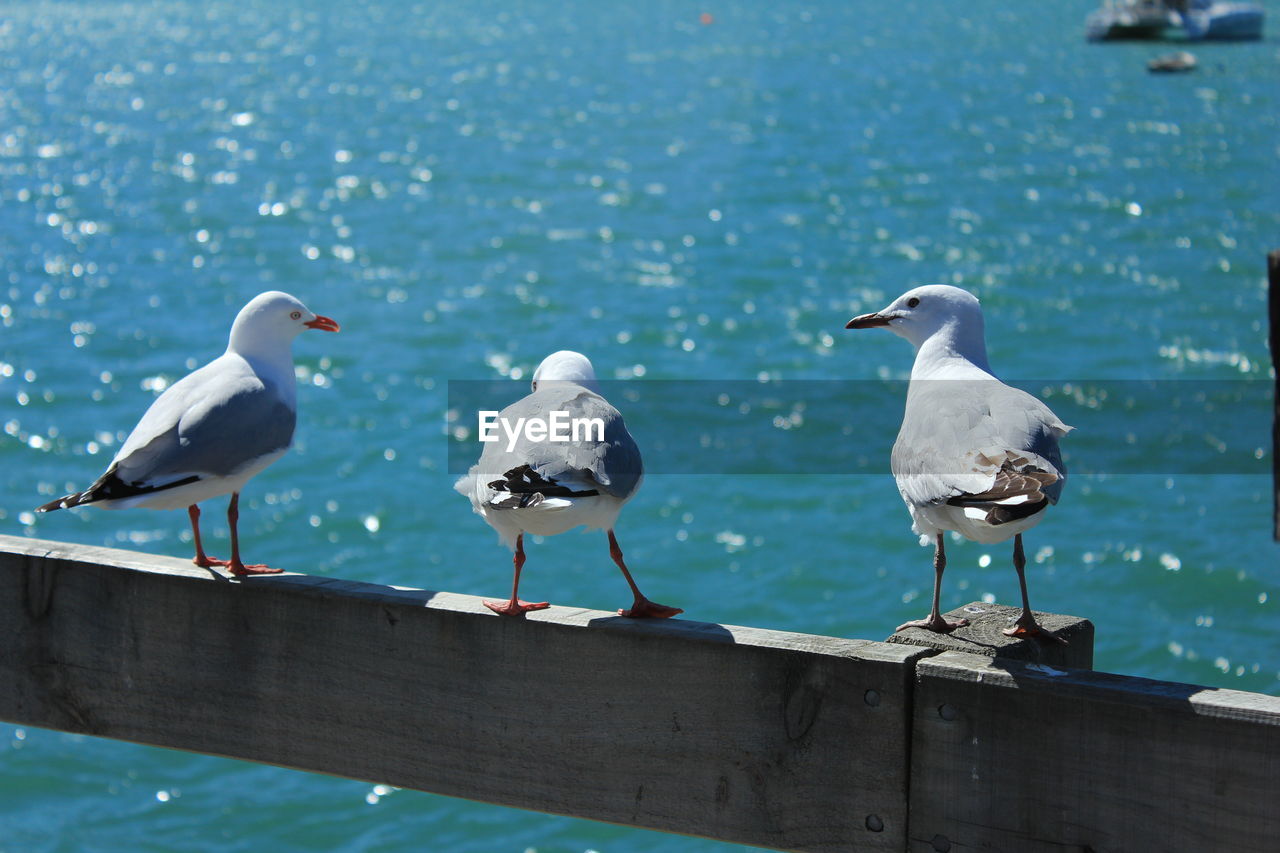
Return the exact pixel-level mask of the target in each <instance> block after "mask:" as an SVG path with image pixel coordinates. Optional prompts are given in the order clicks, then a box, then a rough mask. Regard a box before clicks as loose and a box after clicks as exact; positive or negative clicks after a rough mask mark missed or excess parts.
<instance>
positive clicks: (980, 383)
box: [845, 284, 1071, 642]
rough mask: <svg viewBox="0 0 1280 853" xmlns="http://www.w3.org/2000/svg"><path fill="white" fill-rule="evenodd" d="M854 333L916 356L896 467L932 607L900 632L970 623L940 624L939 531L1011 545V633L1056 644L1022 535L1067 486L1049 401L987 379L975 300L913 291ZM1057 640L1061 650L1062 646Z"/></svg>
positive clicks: (947, 290)
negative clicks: (1033, 596)
mask: <svg viewBox="0 0 1280 853" xmlns="http://www.w3.org/2000/svg"><path fill="white" fill-rule="evenodd" d="M845 328H847V329H877V328H883V329H888V330H889V331H891V332H893V333H894V334H895V335H898V336H899V337H903V338H906V339H907V341H909V342H910V343H911V345H912V346H913V347H915V350H916V359H915V363H914V364H913V365H912V367H911V382H910V384H909V385H908V388H907V404H906V411H905V412H904V414H903V418H902V427H901V429H900V430H899V431H898V439H897V441H896V442H895V443H894V445H893V452H892V455H891V458H890V467H891V469H892V471H893V476H894V479H895V481H896V482H897V485H898V492H899V493H900V494H901V495H902V500H903V501H904V502H905V503H906V505H907V509H908V511H909V512H910V513H911V520H912V530H914V531H915V533H916V534H918V535H919V536H920V542H921V544H922V545H923V544H927V543H929V542H930V541H932V542H933V543H934V549H935V550H934V560H933V564H934V585H933V608H932V610H931V611H930V613H929V615H928V617H926V618H924V619H919V620H915V621H912V622H907V623H906V624H903V625H900V626H899V627H898V630H899V631H901V630H902V629H904V628H910V627H920V628H927V629H928V630H930V631H937V632H941V633H947V632H950V631H953V630H955V629H956V628H959V627H961V626H963V625H967V624H968V621H967V620H964V619H961V620H958V621H952V620H948V619H946V618H945V617H943V616H942V614H941V612H940V608H939V597H940V595H941V590H942V573H943V570H944V569H945V568H946V560H947V558H946V549H945V546H944V544H943V533H944V532H945V531H948V530H952V531H955V532H956V533H959V534H960V535H961V536H963V537H964V538H966V539H970V540H972V541H975V542H981V543H984V544H994V543H996V542H1004V541H1006V540H1008V539H1009V538H1011V537H1012V538H1013V566H1014V569H1016V570H1017V573H1018V585H1019V587H1020V588H1021V591H1022V614H1021V615H1020V616H1019V617H1018V619H1017V621H1016V622H1015V623H1014V625H1013V626H1012V627H1011V628H1009V629H1007V630H1006V631H1005V632H1004V633H1006V634H1008V635H1010V636H1023V635H1037V636H1043V637H1045V638H1048V639H1054V640H1058V638H1057V637H1054V635H1052V634H1050V633H1048V632H1046V631H1044V630H1043V629H1042V628H1041V627H1040V625H1039V624H1038V623H1037V622H1036V618H1035V615H1034V614H1033V613H1032V612H1031V606H1030V604H1029V603H1028V601H1027V581H1026V575H1025V566H1026V557H1025V555H1024V554H1023V550H1022V534H1023V532H1025V531H1026V530H1028V529H1030V528H1032V527H1034V526H1035V525H1037V524H1039V523H1040V521H1041V520H1042V519H1043V518H1044V516H1045V513H1046V512H1047V511H1048V509H1049V507H1050V506H1052V505H1053V504H1055V503H1057V502H1058V497H1059V495H1061V494H1062V488H1063V486H1064V485H1065V483H1066V479H1067V470H1066V467H1065V466H1064V465H1063V464H1062V457H1061V454H1060V453H1059V450H1058V439H1059V438H1062V437H1063V436H1065V435H1066V434H1067V433H1068V432H1069V431H1070V430H1071V427H1069V426H1067V425H1066V424H1064V423H1063V422H1062V421H1061V420H1060V419H1059V418H1058V416H1057V415H1055V414H1054V413H1053V412H1052V411H1050V410H1049V407H1048V406H1046V405H1045V404H1044V403H1043V402H1041V401H1040V400H1038V399H1036V398H1035V397H1033V396H1031V395H1030V394H1028V393H1027V392H1025V391H1022V390H1020V389H1018V388H1013V387H1011V386H1009V385H1005V384H1004V383H1003V382H1001V381H1000V380H999V379H997V378H996V377H995V375H994V374H993V373H992V372H991V367H990V366H989V365H988V363H987V346H986V341H985V338H984V334H983V320H982V308H981V307H980V306H979V304H978V300H977V298H976V297H975V296H973V294H971V293H969V292H968V291H965V290H961V289H960V288H958V287H951V286H950V285H945V284H931V285H927V286H925V287H917V288H915V289H914V290H909V291H907V292H906V293H904V294H902V295H901V296H899V297H898V298H897V299H895V300H894V301H893V302H892V303H890V304H889V305H888V307H886V308H884V309H882V310H880V311H876V312H874V313H871V314H863V315H861V316H859V317H854V318H853V319H852V320H850V321H849V323H848V325H846V326H845ZM1059 641H1060V642H1061V640H1059Z"/></svg>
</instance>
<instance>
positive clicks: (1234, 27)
mask: <svg viewBox="0 0 1280 853" xmlns="http://www.w3.org/2000/svg"><path fill="white" fill-rule="evenodd" d="M1179 12H1180V16H1181V18H1182V28H1183V29H1184V30H1186V33H1187V38H1188V39H1190V40H1191V41H1205V40H1209V39H1213V40H1217V41H1249V40H1253V39H1260V38H1262V21H1263V18H1264V17H1265V15H1264V13H1263V11H1262V7H1261V6H1259V5H1258V4H1257V3H1221V2H1215V0H1189V2H1188V3H1187V4H1186V8H1185V9H1181V10H1179Z"/></svg>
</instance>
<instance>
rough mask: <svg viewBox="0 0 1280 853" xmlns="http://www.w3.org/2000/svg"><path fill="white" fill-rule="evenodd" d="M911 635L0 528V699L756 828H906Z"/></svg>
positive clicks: (387, 777) (511, 792)
mask: <svg viewBox="0 0 1280 853" xmlns="http://www.w3.org/2000/svg"><path fill="white" fill-rule="evenodd" d="M928 653H929V652H927V651H925V650H923V649H917V648H911V647H906V646H892V645H888V644H884V643H876V642H870V641H865V640H840V639H833V638H824V637H814V636H807V635H799V634H787V633H781V632H774V631H763V630H758V629H753V628H737V627H732V626H722V625H714V624H707V623H698V622H689V621H685V620H670V621H667V620H664V621H662V622H656V623H655V622H638V621H633V620H627V619H621V618H619V617H616V616H613V615H610V614H605V613H601V612H597V611H586V610H574V609H569V608H563V607H552V608H551V609H549V610H546V611H541V612H539V613H535V614H531V615H530V616H529V617H528V618H527V619H507V618H502V617H498V616H495V615H494V614H492V613H490V612H489V611H488V610H487V609H485V608H484V607H483V606H482V605H481V603H480V599H479V598H474V597H471V596H463V595H454V594H448V593H432V592H426V591H422V590H411V589H399V588H394V587H387V586H377V585H372V584H360V583H351V582H345V581H336V580H325V579H319V578H314V577H307V576H300V575H274V576H259V577H253V578H250V579H247V580H243V581H241V580H236V581H231V580H228V579H227V578H225V577H224V576H223V575H221V574H218V573H216V572H212V571H208V570H202V569H197V568H195V567H194V566H192V565H191V564H190V563H187V562H184V561H179V560H176V559H172V558H166V557H149V556H144V555H141V554H136V553H131V552H124V551H114V550H109V549H104V548H91V547H84V546H77V545H67V544H62V543H56V542H43V541H37V540H27V539H17V538H13V537H0V682H3V684H2V685H0V718H3V719H6V720H10V721H13V722H19V723H23V724H30V725H36V726H44V727H48V728H55V729H62V730H65V731H72V732H81V733H85V734H92V735H100V736H104V737H112V738H121V739H124V740H130V741H137V742H140V743H149V744H158V745H161V746H169V747H178V748H181V749H188V750H194V751H197V752H205V753H212V754H216V755H224V756H231V757H236V758H246V759H251V760H254V761H262V762H267V763H271V764H278V765H283V766H286V767H294V768H300V769H304V770H313V771H320V772H324V773H331V774H335V775H339V776H345V777H350V778H356V779H363V780H367V781H371V782H383V783H389V784H393V785H396V786H400V787H406V788H416V789H419V790H424V791H432V792H436V793H442V794H449V795H453V796H459V797H467V798H471V799H477V800H483V801H486V802H492V803H500V804H505V805H511V806H518V807H522V808H528V809H537V810H540V811H547V812H554V813H559V814H568V815H577V816H582V817H589V818H594V819H597V820H604V821H611V822H617V823H624V824H630V825H634V826H642V827H650V828H655V829H663V830H670V831H674V832H682V833H688V834H693V835H702V836H708V837H712V838H718V839H724V840H730V841H738V842H742V843H747V844H755V845H761V846H769V847H775V848H786V849H796V850H837V849H842V850H847V849H850V847H855V848H857V849H863V850H901V849H902V848H903V845H904V844H905V840H906V801H907V777H906V769H907V768H906V763H905V761H904V756H905V755H906V754H907V726H908V719H909V713H910V709H909V707H908V701H907V699H908V695H909V689H910V680H911V678H912V672H913V669H912V667H911V665H910V663H911V661H913V660H914V659H916V658H918V657H921V656H923V655H926V654H928Z"/></svg>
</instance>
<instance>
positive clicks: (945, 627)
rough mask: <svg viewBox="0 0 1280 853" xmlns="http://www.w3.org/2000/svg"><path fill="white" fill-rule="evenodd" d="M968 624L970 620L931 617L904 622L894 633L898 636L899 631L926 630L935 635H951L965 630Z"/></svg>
mask: <svg viewBox="0 0 1280 853" xmlns="http://www.w3.org/2000/svg"><path fill="white" fill-rule="evenodd" d="M968 624H969V620H968V619H956V620H951V619H948V618H946V617H945V616H938V617H937V618H936V619H935V618H934V617H932V616H930V617H929V618H927V619H913V620H911V621H910V622H903V623H902V624H901V625H899V626H898V627H897V628H895V629H894V633H895V634H896V633H897V632H898V631H903V630H906V629H907V628H924V629H925V630H926V631H932V632H934V633H935V634H950V633H951V632H952V631H954V630H955V629H957V628H963V627H964V626H965V625H968Z"/></svg>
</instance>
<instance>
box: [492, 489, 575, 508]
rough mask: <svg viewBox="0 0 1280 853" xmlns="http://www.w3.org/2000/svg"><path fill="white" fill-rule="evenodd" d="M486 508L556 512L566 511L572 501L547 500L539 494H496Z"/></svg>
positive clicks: (561, 499)
mask: <svg viewBox="0 0 1280 853" xmlns="http://www.w3.org/2000/svg"><path fill="white" fill-rule="evenodd" d="M487 506H488V507H489V508H490V509H539V510H558V509H568V508H569V507H571V506H573V501H571V500H568V499H567V498H549V497H547V496H546V495H544V494H542V493H541V492H534V493H532V494H512V493H511V492H498V493H497V494H495V495H494V496H493V497H492V498H491V499H490V500H489V503H488V504H487Z"/></svg>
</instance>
